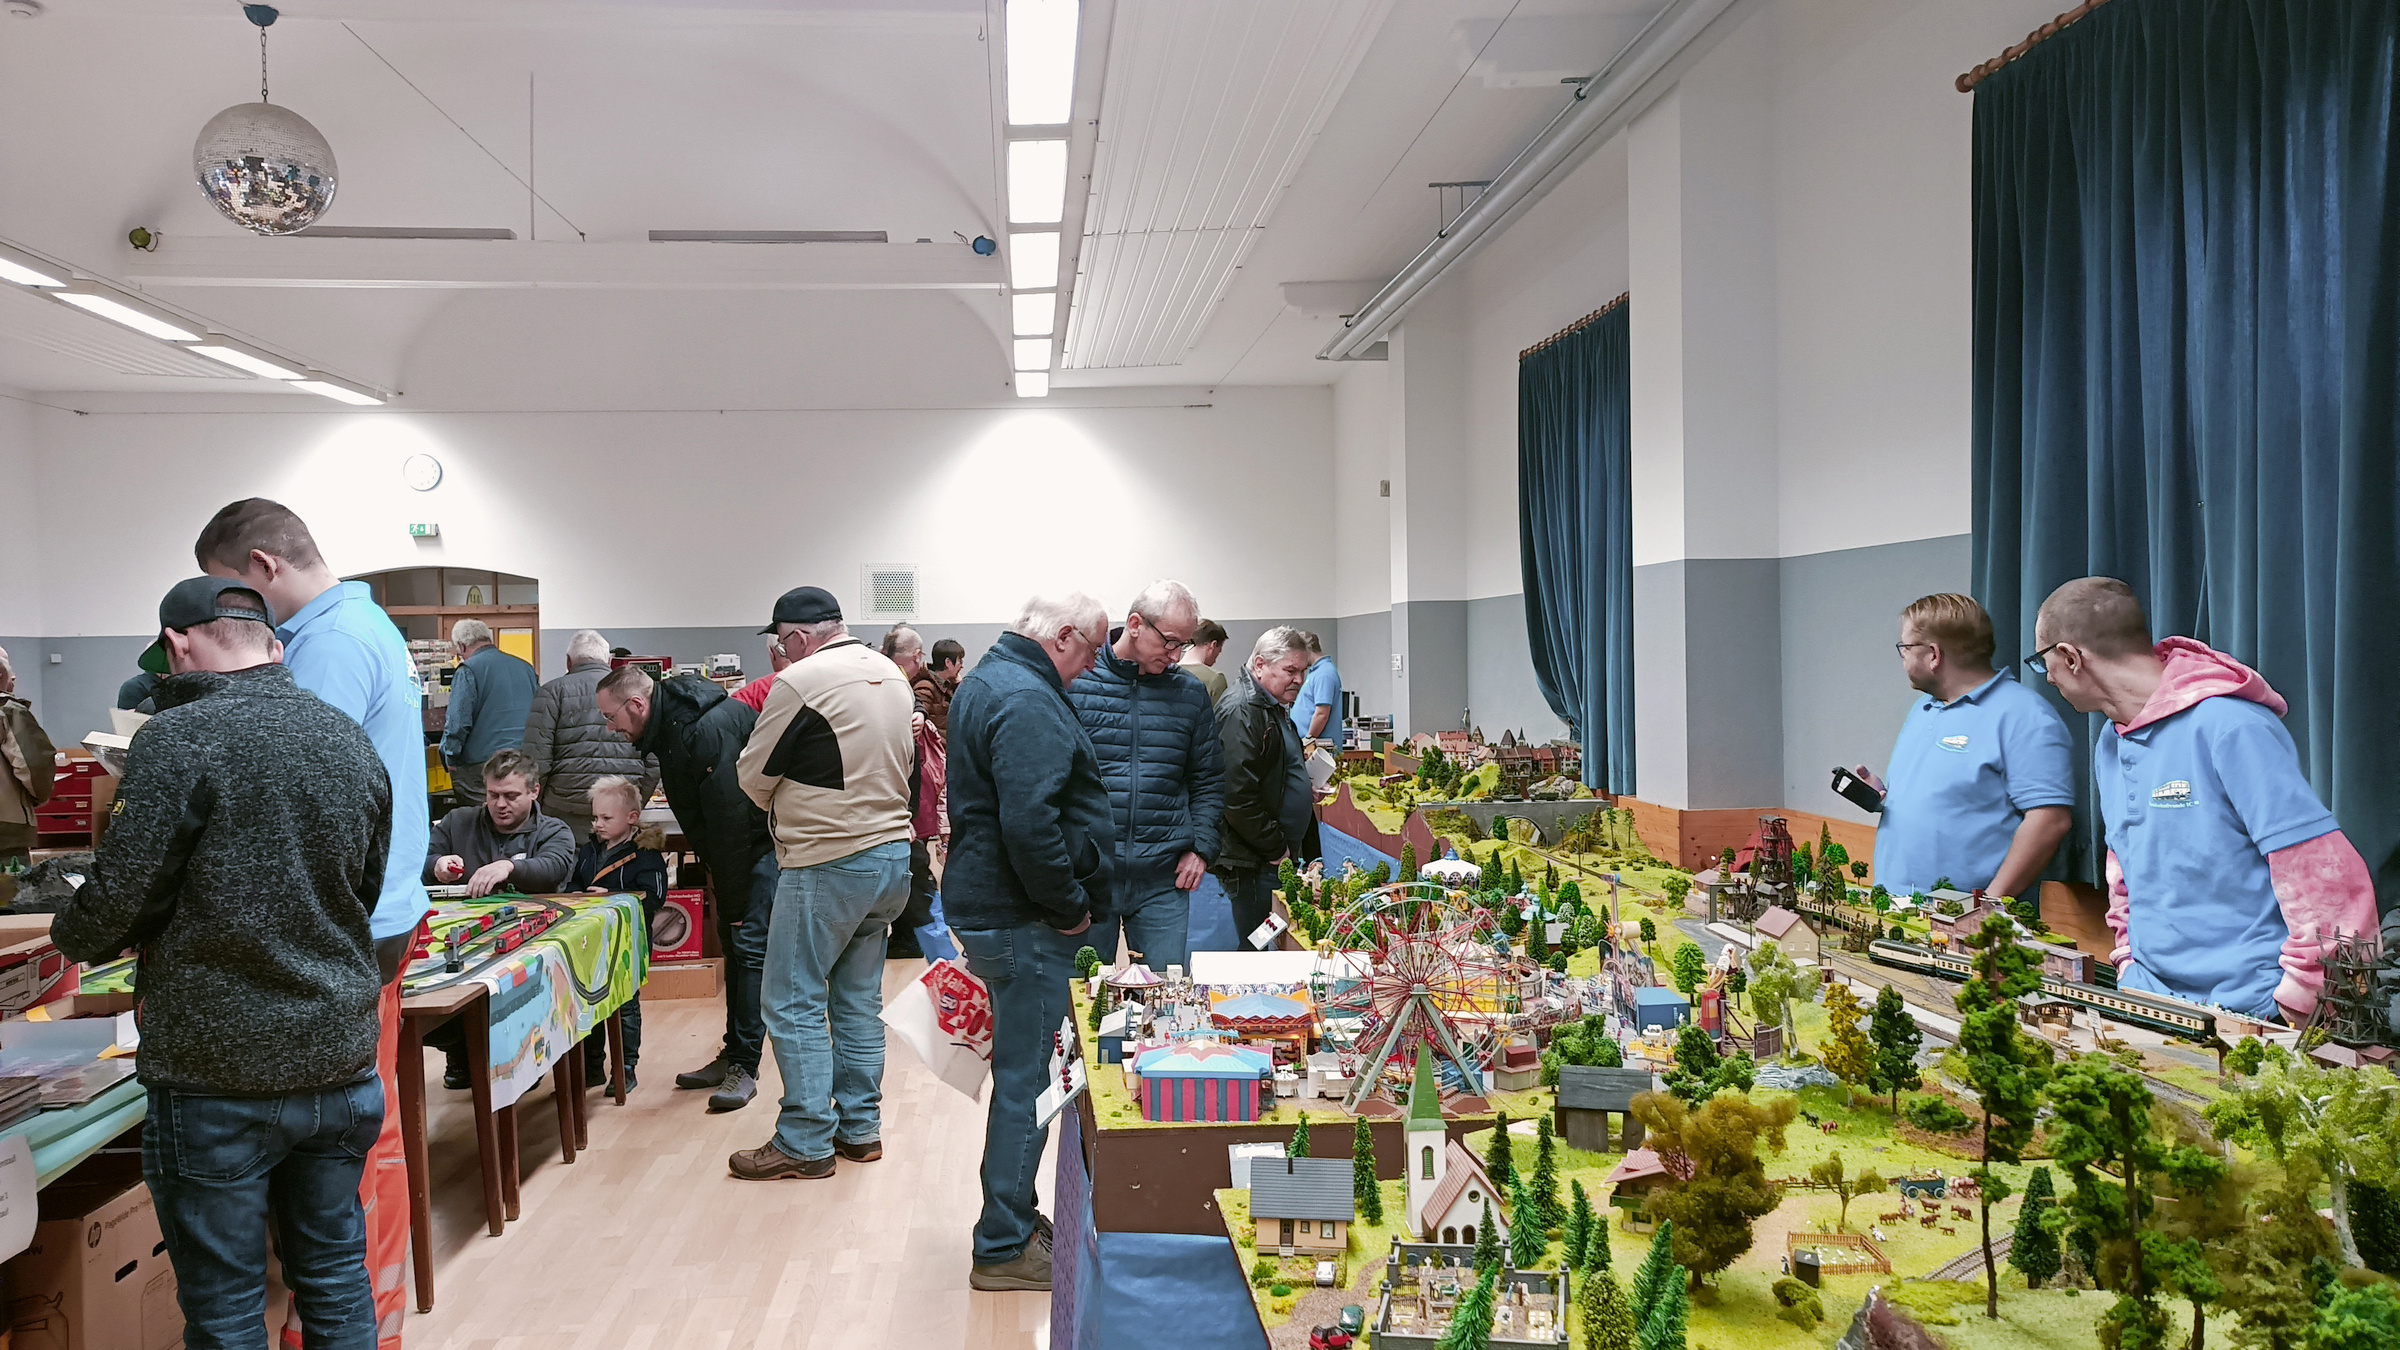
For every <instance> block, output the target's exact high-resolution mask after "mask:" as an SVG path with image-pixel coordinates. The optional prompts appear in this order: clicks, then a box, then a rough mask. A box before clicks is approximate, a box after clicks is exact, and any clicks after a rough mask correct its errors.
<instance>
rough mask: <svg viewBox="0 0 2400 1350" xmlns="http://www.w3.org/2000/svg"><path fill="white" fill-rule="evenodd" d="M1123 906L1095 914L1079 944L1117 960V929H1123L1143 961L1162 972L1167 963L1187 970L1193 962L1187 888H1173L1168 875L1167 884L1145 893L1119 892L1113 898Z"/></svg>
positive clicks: (1105, 962)
mask: <svg viewBox="0 0 2400 1350" xmlns="http://www.w3.org/2000/svg"><path fill="white" fill-rule="evenodd" d="M1115 903H1116V904H1117V905H1120V906H1122V907H1123V912H1122V913H1118V914H1105V915H1103V914H1095V915H1093V916H1092V926H1091V928H1090V929H1089V930H1087V931H1086V932H1085V933H1084V935H1083V938H1082V944H1083V945H1084V946H1088V947H1090V948H1091V949H1092V950H1093V951H1096V952H1098V953H1100V963H1101V964H1102V965H1105V966H1114V965H1115V964H1116V963H1117V930H1118V929H1119V928H1120V927H1122V928H1123V929H1124V930H1125V945H1126V946H1127V947H1129V948H1131V949H1133V950H1134V951H1137V952H1139V953H1141V956H1142V964H1144V965H1146V966H1148V967H1150V969H1152V970H1154V971H1157V972H1158V973H1159V974H1161V975H1164V974H1166V973H1167V967H1169V966H1182V967H1183V968H1184V970H1185V971H1186V972H1187V973H1188V972H1189V971H1190V970H1191V966H1192V896H1191V892H1189V891H1179V890H1177V889H1175V883H1174V881H1173V879H1172V878H1170V879H1169V880H1168V882H1167V884H1166V886H1165V887H1164V888H1163V889H1161V890H1158V891H1155V892H1153V893H1151V894H1148V895H1142V896H1138V897H1133V898H1128V897H1127V896H1125V895H1123V894H1121V893H1120V894H1119V895H1118V896H1117V898H1116V900H1115Z"/></svg>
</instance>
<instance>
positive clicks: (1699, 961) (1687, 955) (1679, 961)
mask: <svg viewBox="0 0 2400 1350" xmlns="http://www.w3.org/2000/svg"><path fill="white" fill-rule="evenodd" d="M1669 964H1670V965H1672V966H1673V967H1674V969H1675V988H1676V989H1677V990H1678V991H1680V992H1681V993H1682V994H1683V996H1684V997H1685V998H1690V997H1692V996H1693V994H1694V993H1695V992H1696V991H1697V990H1698V989H1699V988H1700V982H1701V981H1702V980H1705V979H1707V978H1708V958H1707V957H1705V956H1703V955H1701V954H1700V944H1699V943H1697V942H1687V943H1685V944H1683V945H1682V946H1680V947H1677V948H1676V949H1675V957H1674V959H1673V960H1672V961H1671V962H1669Z"/></svg>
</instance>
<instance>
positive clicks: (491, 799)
mask: <svg viewBox="0 0 2400 1350" xmlns="http://www.w3.org/2000/svg"><path fill="white" fill-rule="evenodd" d="M483 789H484V799H483V802H482V804H481V805H477V806H462V807H459V808H458V809H457V810H455V811H452V812H451V813H450V814H448V815H446V816H444V817H442V818H441V819H440V820H438V821H435V822H434V826H433V837H432V839H431V841H430V842H429V843H428V844H427V845H426V848H425V881H426V884H427V885H441V886H454V885H457V884H458V883H460V882H465V883H466V886H467V894H468V895H471V896H475V897H477V898H479V899H480V898H481V897H483V896H487V895H490V894H491V893H492V892H494V891H498V890H503V889H505V890H511V891H515V892H517V893H518V894H520V895H553V894H556V893H557V892H559V891H561V890H564V889H565V888H566V884H567V876H568V874H569V873H571V872H573V871H574V870H575V834H574V831H572V830H569V829H568V828H567V825H566V822H565V821H562V820H560V819H559V818H558V817H556V816H550V815H544V814H543V813H542V806H541V788H540V785H539V781H538V780H537V779H536V778H535V777H534V773H533V760H532V759H530V758H529V757H527V756H526V754H525V752H523V751H521V750H495V751H493V752H492V754H491V757H490V758H489V759H486V760H485V761H484V762H483Z"/></svg>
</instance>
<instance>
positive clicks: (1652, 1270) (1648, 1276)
mask: <svg viewBox="0 0 2400 1350" xmlns="http://www.w3.org/2000/svg"><path fill="white" fill-rule="evenodd" d="M1683 1280H1684V1276H1683V1269H1682V1267H1680V1266H1677V1265H1676V1264H1675V1222H1674V1220H1672V1219H1668V1220H1665V1221H1662V1222H1661V1223H1660V1224H1659V1225H1658V1231H1657V1232H1655V1233H1653V1234H1651V1235H1650V1253H1649V1255H1647V1256H1644V1257H1643V1258H1642V1264H1641V1265H1640V1266H1639V1267H1637V1268H1636V1269H1635V1270H1634V1272H1633V1298H1632V1303H1633V1320H1634V1324H1635V1325H1637V1326H1638V1325H1640V1324H1641V1323H1642V1322H1644V1321H1647V1320H1648V1319H1649V1316H1650V1310H1651V1309H1652V1308H1655V1307H1657V1306H1658V1303H1659V1301H1660V1300H1661V1299H1663V1298H1665V1297H1666V1295H1667V1288H1668V1286H1670V1285H1676V1286H1680V1285H1681V1284H1682V1283H1683Z"/></svg>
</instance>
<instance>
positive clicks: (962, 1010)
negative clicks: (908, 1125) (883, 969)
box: [883, 960, 992, 1101]
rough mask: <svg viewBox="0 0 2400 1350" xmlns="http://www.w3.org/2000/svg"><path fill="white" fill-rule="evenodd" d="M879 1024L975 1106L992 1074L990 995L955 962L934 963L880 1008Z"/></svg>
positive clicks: (963, 967) (979, 982) (962, 965)
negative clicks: (886, 1027) (974, 1101)
mask: <svg viewBox="0 0 2400 1350" xmlns="http://www.w3.org/2000/svg"><path fill="white" fill-rule="evenodd" d="M883 1022H884V1025H885V1026H888V1027H890V1028H891V1029H892V1031H893V1033H894V1034H895V1035H897V1036H899V1038H900V1039H901V1040H903V1041H906V1042H908V1048H909V1049H911V1050H914V1051H916V1052H917V1058H918V1059H921V1060H923V1061H924V1062H925V1067H926V1068H928V1069H931V1070H933V1076H934V1077H936V1078H939V1079H941V1080H942V1081H943V1082H945V1083H948V1084H949V1085H950V1086H952V1087H954V1088H957V1089H958V1090H959V1091H961V1092H963V1093H965V1094H967V1096H968V1097H969V1098H970V1099H972V1100H976V1101H981V1100H982V1099H983V1080H984V1079H985V1078H987V1077H989V1076H990V1075H991V1072H992V993H991V991H990V990H989V989H986V988H985V987H984V984H983V981H981V980H979V979H976V978H975V977H974V975H972V974H971V973H969V972H968V970H967V968H966V965H965V964H964V963H963V962H960V961H955V960H951V961H936V962H934V963H933V964H932V965H930V966H928V967H926V969H925V973H924V974H923V975H920V976H918V977H917V978H916V979H914V980H912V981H910V982H909V985H908V987H907V988H906V989H903V990H901V991H900V993H899V995H898V996H896V997H895V998H893V999H892V1001H891V1002H889V1003H887V1004H885V1005H884V1009H883Z"/></svg>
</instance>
